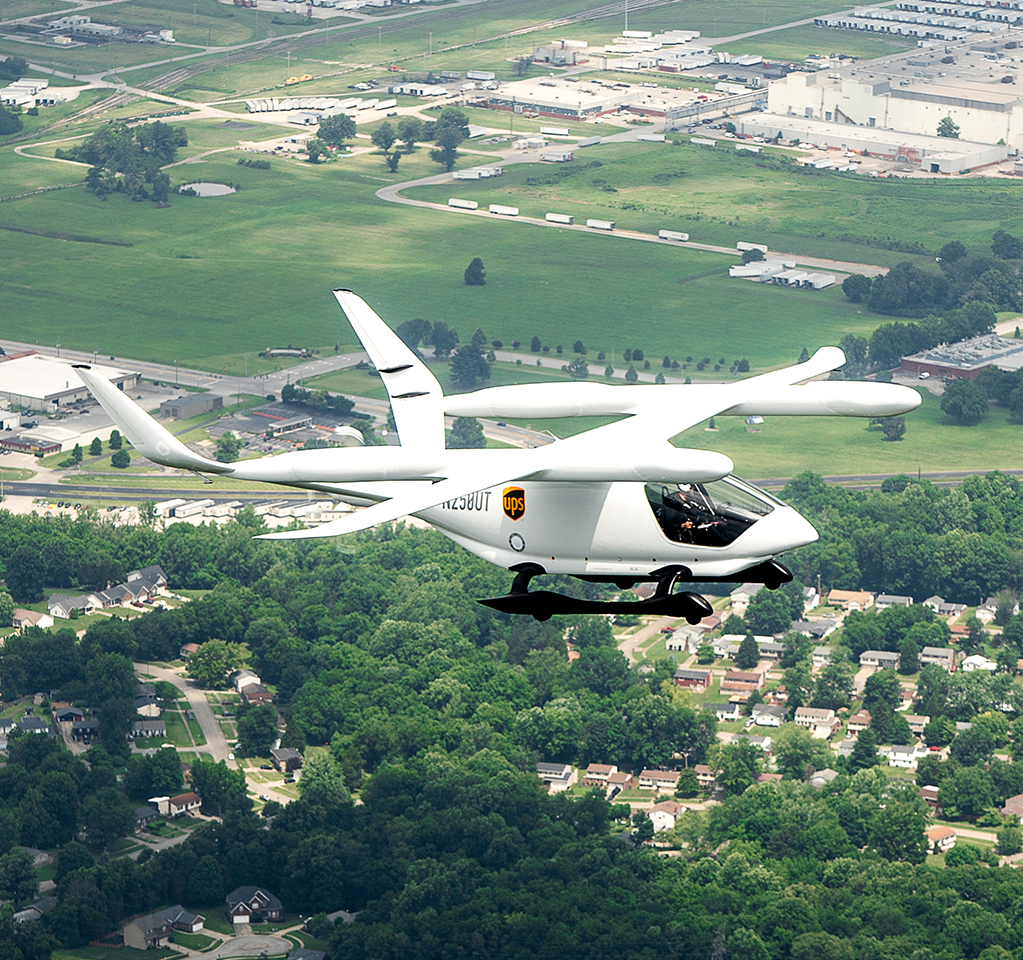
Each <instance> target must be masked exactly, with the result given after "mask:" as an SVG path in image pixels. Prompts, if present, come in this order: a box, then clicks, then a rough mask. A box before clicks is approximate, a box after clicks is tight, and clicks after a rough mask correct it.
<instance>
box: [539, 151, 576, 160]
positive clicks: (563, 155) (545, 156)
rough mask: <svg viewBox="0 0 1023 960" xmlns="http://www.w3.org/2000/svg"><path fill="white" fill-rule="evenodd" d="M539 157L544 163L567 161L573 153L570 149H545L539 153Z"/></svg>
mask: <svg viewBox="0 0 1023 960" xmlns="http://www.w3.org/2000/svg"><path fill="white" fill-rule="evenodd" d="M540 159H541V160H542V161H543V162H545V163H568V161H569V160H571V159H573V155H572V151H571V150H546V151H544V152H543V153H541V154H540Z"/></svg>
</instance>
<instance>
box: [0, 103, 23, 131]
mask: <svg viewBox="0 0 1023 960" xmlns="http://www.w3.org/2000/svg"><path fill="white" fill-rule="evenodd" d="M24 125H25V124H24V121H23V120H22V119H21V115H20V114H19V113H15V112H14V111H13V110H8V109H7V108H6V107H0V137H5V136H7V135H8V134H11V133H17V132H18V131H19V130H20V129H21V128H22V127H23V126H24Z"/></svg>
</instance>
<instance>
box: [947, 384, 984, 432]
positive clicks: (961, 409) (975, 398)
mask: <svg viewBox="0 0 1023 960" xmlns="http://www.w3.org/2000/svg"><path fill="white" fill-rule="evenodd" d="M987 411H988V402H987V397H986V396H985V395H984V391H983V390H982V389H981V387H980V386H978V385H977V384H976V383H975V382H974V381H973V380H953V381H952V382H951V383H950V384H949V385H948V386H947V387H945V392H944V394H942V397H941V412H942V413H943V414H945V416H946V417H948V418H949V419H950V420H952V421H953V422H954V423H957V424H959V425H960V426H964V427H969V426H973V425H974V424H977V423H980V421H981V420H983V419H984V418H985V417H986V416H987Z"/></svg>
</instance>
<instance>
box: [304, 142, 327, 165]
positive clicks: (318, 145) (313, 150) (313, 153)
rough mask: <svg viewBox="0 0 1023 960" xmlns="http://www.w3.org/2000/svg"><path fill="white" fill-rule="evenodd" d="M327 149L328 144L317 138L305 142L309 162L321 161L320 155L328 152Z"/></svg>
mask: <svg viewBox="0 0 1023 960" xmlns="http://www.w3.org/2000/svg"><path fill="white" fill-rule="evenodd" d="M327 149H328V147H327V144H325V143H324V142H323V141H322V140H319V139H316V138H313V139H312V140H307V141H306V144H305V153H306V156H307V157H308V158H309V163H319V162H320V157H322V156H323V155H324V154H325V153H326V152H327Z"/></svg>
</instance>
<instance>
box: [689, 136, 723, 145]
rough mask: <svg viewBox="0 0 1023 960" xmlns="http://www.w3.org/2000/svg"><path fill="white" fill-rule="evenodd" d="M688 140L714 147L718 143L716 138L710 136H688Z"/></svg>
mask: <svg viewBox="0 0 1023 960" xmlns="http://www.w3.org/2000/svg"><path fill="white" fill-rule="evenodd" d="M689 142H690V143H695V144H696V145H697V146H700V147H716V146H717V145H718V142H717V140H711V139H710V137H690V138H689Z"/></svg>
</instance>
